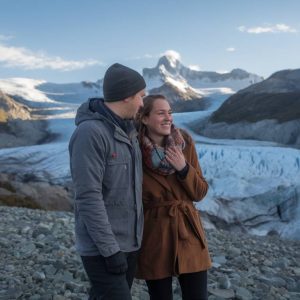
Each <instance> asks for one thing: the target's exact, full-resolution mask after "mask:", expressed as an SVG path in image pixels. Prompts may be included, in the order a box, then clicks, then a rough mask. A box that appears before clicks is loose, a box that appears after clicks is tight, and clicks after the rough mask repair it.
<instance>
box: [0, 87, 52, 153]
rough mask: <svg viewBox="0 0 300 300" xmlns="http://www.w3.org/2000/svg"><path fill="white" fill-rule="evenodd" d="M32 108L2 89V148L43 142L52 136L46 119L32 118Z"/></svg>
mask: <svg viewBox="0 0 300 300" xmlns="http://www.w3.org/2000/svg"><path fill="white" fill-rule="evenodd" d="M31 112H32V111H31V109H30V108H29V107H28V106H26V105H25V104H20V103H18V102H17V101H15V100H14V99H13V98H12V97H10V96H8V95H6V94H4V93H3V92H1V91H0V148H8V147H19V146H27V145H35V144H40V143H43V142H45V141H47V140H49V138H50V137H51V135H50V134H49V133H48V132H47V123H46V121H42V120H37V119H34V118H32V115H31Z"/></svg>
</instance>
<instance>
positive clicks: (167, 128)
mask: <svg viewBox="0 0 300 300" xmlns="http://www.w3.org/2000/svg"><path fill="white" fill-rule="evenodd" d="M142 122H143V124H144V125H146V127H147V129H148V134H149V136H150V137H152V138H154V140H155V137H162V136H166V135H169V134H170V133H171V125H172V123H173V117H172V110H171V107H170V105H169V103H168V101H166V100H165V99H156V100H155V101H154V102H153V107H152V110H151V111H150V114H149V116H144V118H143V120H142Z"/></svg>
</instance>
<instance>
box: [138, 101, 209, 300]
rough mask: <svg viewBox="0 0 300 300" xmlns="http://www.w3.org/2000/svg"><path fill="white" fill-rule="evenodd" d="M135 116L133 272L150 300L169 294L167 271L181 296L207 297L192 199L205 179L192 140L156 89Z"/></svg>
mask: <svg viewBox="0 0 300 300" xmlns="http://www.w3.org/2000/svg"><path fill="white" fill-rule="evenodd" d="M137 121H138V128H139V141H140V144H141V150H142V154H143V204H144V214H145V224H144V234H143V241H142V247H141V250H140V254H139V259H138V271H137V276H136V277H137V278H139V279H145V280H146V283H147V286H148V290H149V294H150V299H151V300H156V299H160V300H168V299H172V276H178V279H179V283H180V286H181V291H182V297H183V299H184V300H186V299H207V269H208V268H209V267H210V266H211V261H210V257H209V253H208V248H207V243H206V239H205V234H204V230H203V227H202V224H201V221H200V219H199V214H198V211H197V210H196V208H195V207H194V205H193V201H200V200H201V199H203V198H204V196H205V195H206V193H207V189H208V185H207V182H206V181H205V179H204V178H203V176H202V172H201V169H200V166H199V162H198V158H197V153H196V150H195V146H194V142H193V141H192V138H191V137H190V136H189V135H188V134H187V133H186V132H185V131H183V130H180V129H177V128H176V127H175V126H174V125H173V118H172V111H171V108H170V105H169V103H168V101H167V100H166V98H165V97H164V96H162V95H151V96H147V97H145V98H144V107H143V108H142V109H141V110H140V112H139V114H138V117H137Z"/></svg>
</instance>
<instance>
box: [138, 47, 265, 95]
mask: <svg viewBox="0 0 300 300" xmlns="http://www.w3.org/2000/svg"><path fill="white" fill-rule="evenodd" d="M143 76H144V78H145V80H146V82H147V88H148V89H149V90H150V91H151V90H152V89H154V88H159V87H161V86H163V85H165V84H168V85H171V86H174V87H175V88H177V89H178V90H180V91H181V93H184V92H186V93H187V94H189V93H190V92H191V91H193V93H195V94H197V98H202V97H204V96H207V92H206V93H205V92H204V91H202V89H206V91H207V89H208V88H215V89H216V88H220V89H221V88H227V89H230V90H231V91H232V93H234V92H237V91H238V90H240V89H242V88H245V87H247V86H249V85H251V84H254V83H257V82H260V81H262V80H263V78H262V77H261V76H258V75H256V74H251V73H248V72H246V71H244V70H241V69H234V70H232V71H231V72H229V73H223V74H221V73H217V72H208V71H197V70H193V69H191V68H188V67H186V66H184V65H183V64H182V63H181V61H180V56H179V54H178V53H176V52H173V51H170V52H167V53H166V54H165V55H164V56H162V57H161V58H160V59H159V61H158V63H157V65H156V67H154V68H144V69H143ZM220 92H222V91H221V90H220ZM187 99H190V97H187Z"/></svg>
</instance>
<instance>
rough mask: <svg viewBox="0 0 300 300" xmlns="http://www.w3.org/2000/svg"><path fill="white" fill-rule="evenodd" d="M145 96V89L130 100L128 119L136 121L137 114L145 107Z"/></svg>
mask: <svg viewBox="0 0 300 300" xmlns="http://www.w3.org/2000/svg"><path fill="white" fill-rule="evenodd" d="M144 96H145V89H143V90H141V91H139V92H138V93H136V94H135V95H134V96H132V97H130V98H128V99H129V101H128V103H127V105H128V106H127V109H126V111H127V118H128V119H134V118H135V116H136V114H137V112H138V111H139V109H140V108H141V107H143V105H144V103H143V97H144Z"/></svg>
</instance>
